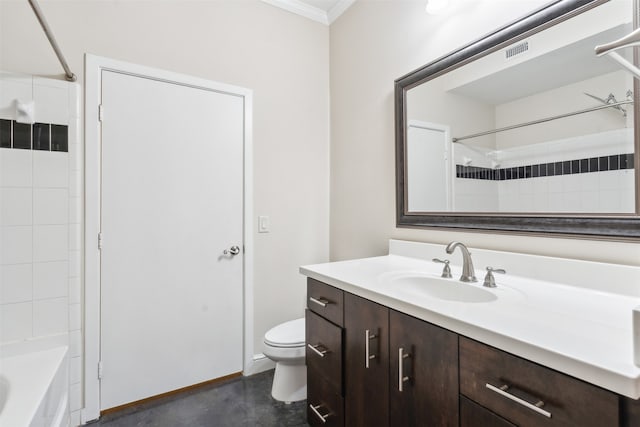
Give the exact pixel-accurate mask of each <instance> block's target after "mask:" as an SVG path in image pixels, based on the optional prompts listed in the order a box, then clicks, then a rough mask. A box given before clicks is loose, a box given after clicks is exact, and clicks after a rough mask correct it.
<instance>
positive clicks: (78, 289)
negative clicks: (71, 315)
mask: <svg viewBox="0 0 640 427" xmlns="http://www.w3.org/2000/svg"><path fill="white" fill-rule="evenodd" d="M81 302H82V284H81V282H80V277H70V278H69V304H80V303H81Z"/></svg>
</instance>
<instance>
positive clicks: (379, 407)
mask: <svg viewBox="0 0 640 427" xmlns="http://www.w3.org/2000/svg"><path fill="white" fill-rule="evenodd" d="M344 307H345V310H344V318H345V322H344V323H345V425H347V426H349V427H357V426H367V427H371V426H387V425H389V341H388V336H389V330H388V327H389V309H388V308H386V307H383V306H381V305H379V304H376V303H374V302H371V301H369V300H366V299H364V298H360V297H357V296H355V295H351V294H347V293H345V296H344Z"/></svg>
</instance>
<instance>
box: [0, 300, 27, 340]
mask: <svg viewBox="0 0 640 427" xmlns="http://www.w3.org/2000/svg"><path fill="white" fill-rule="evenodd" d="M32 335H33V315H32V303H31V302H21V303H18V304H2V305H0V342H3V343H4V342H8V341H17V340H24V339H27V338H31V337H32Z"/></svg>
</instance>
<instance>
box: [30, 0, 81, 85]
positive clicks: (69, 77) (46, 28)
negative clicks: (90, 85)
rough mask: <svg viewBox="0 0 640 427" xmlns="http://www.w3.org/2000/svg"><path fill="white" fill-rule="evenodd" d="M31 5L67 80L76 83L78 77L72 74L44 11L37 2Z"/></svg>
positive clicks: (33, 0) (35, 0)
mask: <svg viewBox="0 0 640 427" xmlns="http://www.w3.org/2000/svg"><path fill="white" fill-rule="evenodd" d="M29 4H30V5H31V8H32V9H33V13H35V14H36V18H38V22H40V26H42V29H43V30H44V33H45V35H46V36H47V38H48V39H49V43H51V47H52V48H53V51H54V52H55V53H56V56H57V57H58V61H60V65H62V68H64V74H65V77H66V79H67V80H69V81H70V82H75V81H76V75H75V74H73V73H72V72H71V69H70V68H69V64H67V60H66V59H64V55H63V54H62V51H61V50H60V46H58V42H57V41H56V38H55V37H54V36H53V33H52V32H51V28H49V24H47V20H46V19H45V18H44V15H43V14H42V9H40V5H39V4H38V2H37V0H29Z"/></svg>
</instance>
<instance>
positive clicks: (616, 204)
mask: <svg viewBox="0 0 640 427" xmlns="http://www.w3.org/2000/svg"><path fill="white" fill-rule="evenodd" d="M621 206H622V201H621V200H620V193H619V192H618V191H600V206H599V209H598V212H602V213H617V212H620V209H621Z"/></svg>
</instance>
